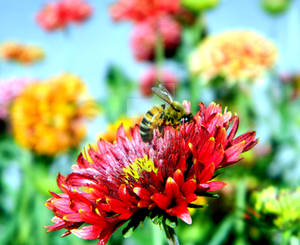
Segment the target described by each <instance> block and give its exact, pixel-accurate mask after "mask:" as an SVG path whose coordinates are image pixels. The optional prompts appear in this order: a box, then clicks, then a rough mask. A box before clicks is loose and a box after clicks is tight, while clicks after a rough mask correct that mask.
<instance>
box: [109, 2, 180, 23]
mask: <svg viewBox="0 0 300 245" xmlns="http://www.w3.org/2000/svg"><path fill="white" fill-rule="evenodd" d="M179 10H180V1H179V0H119V1H118V2H116V3H115V4H114V5H113V6H112V7H111V9H110V13H111V15H112V18H113V19H114V20H115V21H120V20H132V21H134V22H139V21H144V20H145V19H147V18H149V17H157V16H161V15H167V14H175V13H177V12H179Z"/></svg>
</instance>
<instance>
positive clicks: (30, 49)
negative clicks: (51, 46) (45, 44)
mask: <svg viewBox="0 0 300 245" xmlns="http://www.w3.org/2000/svg"><path fill="white" fill-rule="evenodd" d="M0 55H1V58H2V59H3V60H6V61H14V62H18V63H20V64H25V65H30V64H33V63H36V62H37V61H40V60H42V59H43V58H44V55H45V54H44V50H43V49H41V48H40V47H38V46H33V45H27V44H21V43H17V42H4V43H2V44H1V45H0Z"/></svg>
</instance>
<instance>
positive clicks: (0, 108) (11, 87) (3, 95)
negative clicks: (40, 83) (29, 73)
mask: <svg viewBox="0 0 300 245" xmlns="http://www.w3.org/2000/svg"><path fill="white" fill-rule="evenodd" d="M33 81H34V79H32V78H11V79H2V80H1V81H0V120H8V119H9V112H10V106H11V104H12V103H13V101H14V99H15V98H16V97H17V96H18V95H19V94H20V93H22V91H23V90H24V89H25V87H26V86H28V85H29V84H31V83H32V82H33Z"/></svg>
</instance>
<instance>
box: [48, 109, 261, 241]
mask: <svg viewBox="0 0 300 245" xmlns="http://www.w3.org/2000/svg"><path fill="white" fill-rule="evenodd" d="M238 124H239V120H238V117H237V116H236V115H232V114H231V113H230V112H227V111H226V110H225V112H224V113H222V108H221V106H220V105H217V104H215V103H211V104H210V105H209V106H207V107H205V106H204V105H203V104H200V110H199V112H198V113H197V114H195V116H194V120H193V121H192V122H190V123H186V124H183V125H181V126H180V127H179V128H177V129H175V128H173V127H165V128H164V131H163V134H160V133H159V132H158V131H157V130H155V131H154V137H153V140H152V141H151V142H150V143H145V142H143V141H142V140H141V137H140V134H139V127H138V126H136V127H134V128H132V129H131V135H130V139H129V138H128V137H126V135H125V132H124V129H123V128H122V127H120V128H119V130H118V132H117V134H118V135H117V140H116V142H115V143H114V144H112V143H109V142H106V141H105V140H102V139H100V140H99V141H98V142H97V146H95V147H89V148H87V149H86V150H85V151H84V152H83V153H81V154H80V155H79V156H78V159H77V164H75V165H73V167H72V168H73V171H72V173H71V174H69V175H67V176H62V175H58V178H57V184H58V186H59V188H60V189H61V191H62V193H61V194H56V193H51V194H52V196H53V197H51V198H50V199H49V200H48V201H47V202H46V206H47V208H49V209H50V210H52V211H53V212H54V215H55V216H54V218H53V219H52V221H53V223H54V224H52V225H49V226H48V227H47V228H48V230H49V231H55V230H60V229H66V232H65V233H64V234H63V236H65V235H69V234H71V233H73V234H75V235H76V236H78V237H80V238H83V239H99V242H98V244H99V245H102V244H106V242H107V241H108V239H109V237H110V236H111V234H112V233H113V232H114V231H115V230H116V229H117V228H118V227H120V226H121V225H122V224H124V223H125V222H126V221H128V220H130V219H131V218H132V217H133V215H135V214H139V212H140V211H143V212H155V210H159V212H162V213H164V214H165V215H169V216H173V217H174V218H176V217H178V218H179V219H181V220H183V221H184V222H186V223H188V224H191V223H192V219H191V216H190V213H189V210H188V207H189V205H190V204H192V203H193V202H195V201H196V199H197V197H198V196H202V195H203V193H207V192H213V191H216V190H219V189H221V188H222V187H223V186H224V185H225V183H223V182H221V181H216V180H214V174H215V171H216V170H217V169H220V168H223V167H226V166H228V165H231V164H233V163H236V162H237V161H239V160H240V159H241V157H240V154H241V153H242V152H245V151H248V150H249V149H251V148H252V147H253V146H254V145H255V144H256V143H257V140H256V139H255V132H247V133H245V134H242V135H240V136H238V137H235V134H236V132H237V129H238Z"/></svg>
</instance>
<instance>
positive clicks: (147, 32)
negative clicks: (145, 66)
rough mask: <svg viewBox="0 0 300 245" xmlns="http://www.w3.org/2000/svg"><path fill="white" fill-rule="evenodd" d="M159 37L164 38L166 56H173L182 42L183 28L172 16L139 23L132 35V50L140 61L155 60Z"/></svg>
mask: <svg viewBox="0 0 300 245" xmlns="http://www.w3.org/2000/svg"><path fill="white" fill-rule="evenodd" d="M159 35H160V36H161V38H162V41H163V45H164V50H165V55H166V56H167V57H170V56H172V55H173V54H174V53H175V51H176V48H177V47H178V45H179V44H180V41H181V27H180V25H179V23H178V22H177V21H175V20H174V19H173V18H172V17H170V16H161V17H159V18H149V19H147V20H146V21H143V22H140V23H137V24H136V25H135V26H134V29H133V32H132V35H131V48H132V50H133V55H134V57H135V58H136V60H138V61H147V60H153V59H154V56H155V45H156V42H157V38H158V37H159Z"/></svg>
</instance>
